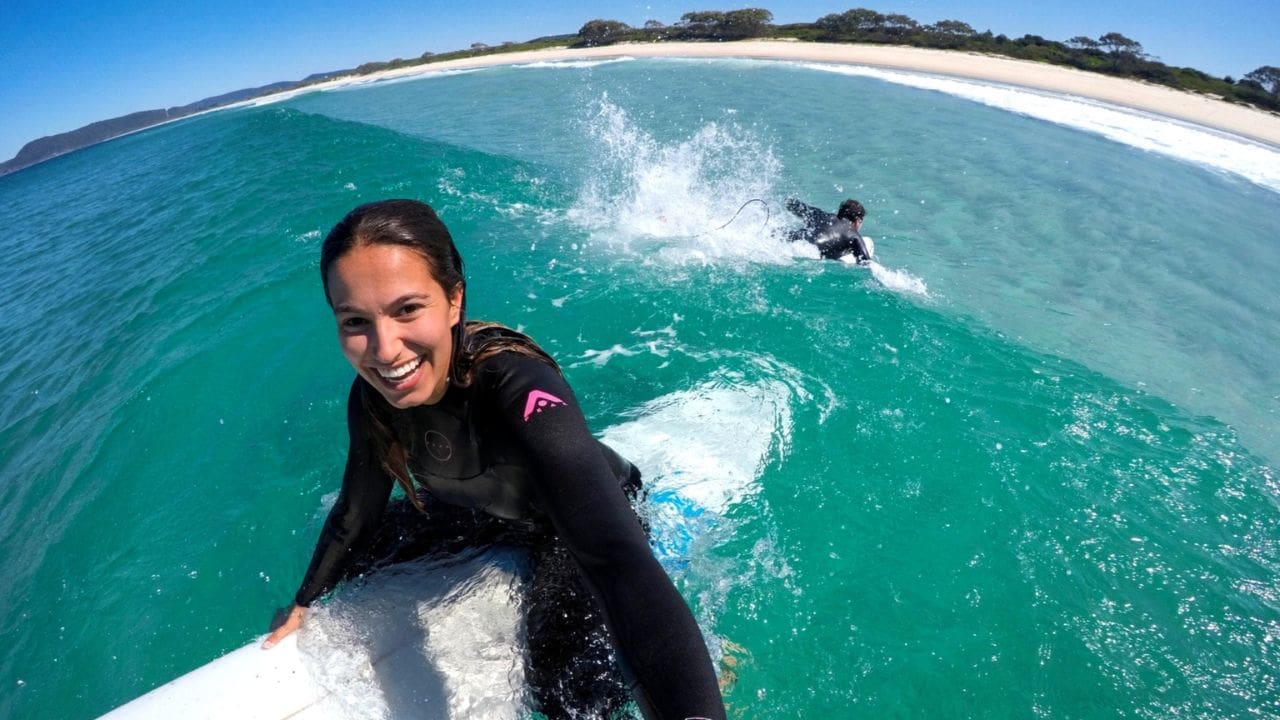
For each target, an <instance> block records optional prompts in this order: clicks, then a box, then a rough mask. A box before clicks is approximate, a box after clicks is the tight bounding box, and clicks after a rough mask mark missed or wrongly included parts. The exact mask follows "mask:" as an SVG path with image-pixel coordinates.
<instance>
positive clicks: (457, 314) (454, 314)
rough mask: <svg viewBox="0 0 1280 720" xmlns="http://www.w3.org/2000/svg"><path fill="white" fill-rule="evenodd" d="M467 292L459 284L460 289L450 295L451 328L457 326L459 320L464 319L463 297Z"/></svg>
mask: <svg viewBox="0 0 1280 720" xmlns="http://www.w3.org/2000/svg"><path fill="white" fill-rule="evenodd" d="M465 292H466V290H464V289H463V287H462V284H461V283H459V284H458V287H456V288H454V290H453V292H451V293H449V325H450V326H451V327H452V326H453V325H457V324H458V320H460V319H461V318H462V297H463V293H465Z"/></svg>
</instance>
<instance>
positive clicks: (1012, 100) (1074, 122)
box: [797, 63, 1280, 192]
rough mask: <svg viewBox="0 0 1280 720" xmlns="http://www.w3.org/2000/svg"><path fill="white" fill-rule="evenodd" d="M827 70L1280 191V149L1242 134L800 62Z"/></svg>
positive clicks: (998, 90)
mask: <svg viewBox="0 0 1280 720" xmlns="http://www.w3.org/2000/svg"><path fill="white" fill-rule="evenodd" d="M797 65H799V66H801V67H806V68H810V69H814V70H821V71H823V72H831V73H837V74H841V75H857V76H861V77H871V78H876V79H878V80H884V81H885V82H891V83H895V84H898V85H908V86H910V87H915V88H921V89H924V90H936V91H938V92H943V93H946V94H948V95H954V96H956V97H962V98H965V99H966V100H972V101H974V102H980V103H982V104H984V105H989V106H991V107H996V108H1000V109H1001V110H1007V111H1009V112H1014V113H1018V114H1020V115H1026V116H1028V117H1034V118H1036V119H1039V120H1046V121H1048V122H1052V123H1056V124H1059V125H1065V126H1068V127H1073V128H1076V129H1079V130H1084V131H1086V132H1091V133H1096V134H1098V135H1102V136H1104V137H1106V138H1108V139H1110V140H1114V141H1116V142H1119V143H1124V144H1126V145H1131V146H1133V147H1136V148H1140V149H1142V150H1147V151H1150V152H1155V153H1160V154H1161V155H1166V156H1169V157H1172V158H1176V159H1178V160H1182V161H1185V162H1190V163H1194V164H1196V165H1200V166H1203V167H1207V168H1212V169H1214V170H1218V171H1222V172H1227V173H1232V174H1234V175H1238V176H1240V177H1243V178H1245V179H1246V180H1249V181H1251V182H1254V183H1257V184H1258V185H1261V186H1262V187H1265V188H1267V189H1269V190H1274V191H1276V192H1280V149H1277V148H1273V147H1270V146H1268V145H1264V144H1262V143H1258V142H1254V141H1252V140H1249V139H1247V138H1243V137H1240V136H1237V135H1232V134H1229V133H1225V132H1221V131H1218V130H1214V129H1212V128H1207V127H1203V126H1200V125H1193V124H1191V123H1186V122H1182V121H1180V120H1175V119H1173V118H1168V117H1164V116H1161V115H1155V114H1152V113H1146V112H1142V111H1140V110H1133V109H1130V108H1124V107H1120V106H1117V105H1109V104H1107V103H1103V102H1099V101H1096V100H1090V99H1087V98H1082V97H1077V96H1074V95H1059V94H1055V93H1049V92H1042V91H1038V90H1031V89H1027V88H1019V87H1013V86H1010V85H1001V84H997V83H989V82H980V81H976V80H961V79H957V78H951V77H941V76H937V75H927V74H924V73H913V72H906V71H901V70H882V69H879V68H871V67H865V66H861V65H827V64H822V63H797Z"/></svg>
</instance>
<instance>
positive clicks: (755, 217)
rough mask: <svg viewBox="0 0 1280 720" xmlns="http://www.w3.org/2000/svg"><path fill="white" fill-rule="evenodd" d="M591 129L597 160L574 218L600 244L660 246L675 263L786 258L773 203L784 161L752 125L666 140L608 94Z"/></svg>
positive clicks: (712, 126)
mask: <svg viewBox="0 0 1280 720" xmlns="http://www.w3.org/2000/svg"><path fill="white" fill-rule="evenodd" d="M585 126H586V127H585V130H586V134H587V136H588V139H589V140H590V141H591V142H593V143H594V144H595V145H596V155H597V162H598V166H597V168H596V169H595V170H594V171H593V172H592V173H591V174H590V175H589V176H588V178H587V179H586V181H585V182H584V184H583V186H582V188H581V190H580V192H579V195H578V198H577V200H576V201H575V202H574V204H573V206H572V207H571V208H570V209H569V211H568V213H567V217H568V219H569V221H570V222H572V223H573V224H575V225H578V226H579V227H581V228H583V229H584V230H586V231H587V232H588V233H589V234H590V236H591V238H592V240H593V241H597V242H603V243H609V244H611V245H616V246H620V247H622V248H624V249H629V250H633V251H645V252H650V251H653V250H655V249H656V251H657V253H658V256H659V258H660V259H661V260H664V261H674V262H710V261H712V260H715V259H718V258H746V259H750V260H755V261H760V262H778V261H780V260H781V259H784V258H787V257H790V256H791V255H792V254H793V252H792V251H791V250H789V249H788V246H787V243H785V242H783V241H782V240H781V239H780V237H779V236H778V235H777V233H776V232H775V231H774V230H775V225H776V224H775V223H773V222H771V219H772V216H773V215H774V214H776V212H777V211H776V207H777V203H769V202H768V201H767V199H768V198H771V197H772V196H773V188H774V184H775V182H776V180H777V178H778V177H779V175H780V174H781V170H782V167H781V163H780V162H779V161H778V159H777V158H776V157H775V156H774V154H773V151H772V149H771V148H770V147H769V146H768V145H767V144H765V143H764V142H762V141H761V140H760V139H758V138H757V137H755V136H754V135H753V134H752V133H751V132H750V131H748V130H746V129H744V128H742V127H739V126H738V125H736V124H734V123H732V122H719V121H712V122H708V123H706V124H704V125H703V126H702V127H700V128H699V129H698V130H697V131H695V132H694V133H693V134H692V135H691V136H689V137H687V138H684V139H681V140H676V141H673V142H669V143H667V142H662V141H660V140H658V139H657V138H655V137H654V136H653V135H651V134H650V133H649V132H647V131H645V130H644V129H642V128H641V127H639V125H638V124H637V123H636V122H635V121H633V119H632V118H631V117H630V116H629V115H628V114H627V112H626V111H625V110H623V109H622V108H620V107H618V106H617V105H615V104H614V103H613V102H611V101H610V100H609V98H608V96H607V95H605V96H602V97H601V99H600V100H599V101H598V102H596V103H595V105H594V108H593V111H592V113H591V115H590V117H589V118H588V119H587V120H586V122H585ZM753 199H762V200H765V202H761V203H753V202H750V201H751V200H753ZM771 206H772V207H773V208H775V209H771Z"/></svg>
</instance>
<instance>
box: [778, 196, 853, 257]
mask: <svg viewBox="0 0 1280 720" xmlns="http://www.w3.org/2000/svg"><path fill="white" fill-rule="evenodd" d="M786 207H787V210H790V211H791V212H792V213H793V214H795V215H797V216H799V217H800V219H801V220H803V221H804V225H802V226H801V227H800V228H798V229H797V230H794V231H792V233H791V236H790V238H789V239H790V240H791V241H792V242H798V241H801V240H803V241H805V242H809V243H812V244H814V245H816V246H817V248H818V252H820V253H822V257H824V258H826V259H828V260H843V259H844V258H846V257H849V258H852V259H853V260H854V261H856V262H857V263H858V264H859V265H865V264H867V263H868V262H870V261H871V253H872V250H871V243H870V241H869V240H866V239H864V238H863V237H862V234H861V231H862V219H863V218H865V217H866V216H867V209H866V208H864V207H863V206H862V203H860V202H858V201H857V200H853V199H849V200H845V201H844V202H842V203H840V208H839V209H838V210H837V211H836V213H835V214H834V215H832V214H831V213H829V212H827V211H826V210H822V209H819V208H816V207H814V206H812V205H808V204H806V203H803V202H800V201H799V200H796V199H795V198H790V199H788V200H787V203H786Z"/></svg>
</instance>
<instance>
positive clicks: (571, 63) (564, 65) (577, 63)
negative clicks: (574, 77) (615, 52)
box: [511, 57, 635, 70]
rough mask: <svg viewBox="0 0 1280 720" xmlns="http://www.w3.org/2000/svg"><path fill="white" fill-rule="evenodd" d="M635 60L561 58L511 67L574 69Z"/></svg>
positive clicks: (623, 58) (628, 58) (621, 58)
mask: <svg viewBox="0 0 1280 720" xmlns="http://www.w3.org/2000/svg"><path fill="white" fill-rule="evenodd" d="M634 60H635V58H633V57H618V58H607V59H605V60H559V61H551V62H548V61H545V60H540V61H538V62H531V63H523V64H520V65H512V66H511V67H515V68H551V69H553V70H556V69H572V68H593V67H598V66H600V65H612V64H614V63H622V62H632V61H634Z"/></svg>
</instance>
